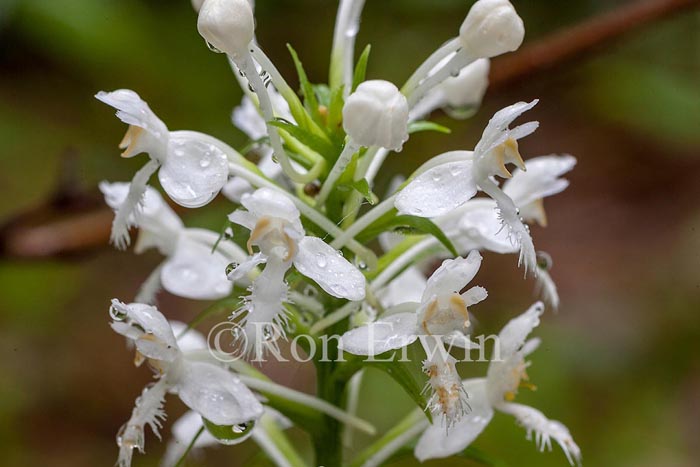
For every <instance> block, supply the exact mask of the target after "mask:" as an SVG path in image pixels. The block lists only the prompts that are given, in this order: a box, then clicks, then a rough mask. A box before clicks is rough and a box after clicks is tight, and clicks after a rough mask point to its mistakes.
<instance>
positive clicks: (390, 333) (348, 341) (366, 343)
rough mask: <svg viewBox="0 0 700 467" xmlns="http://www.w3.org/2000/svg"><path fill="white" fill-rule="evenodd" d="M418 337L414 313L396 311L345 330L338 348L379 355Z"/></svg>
mask: <svg viewBox="0 0 700 467" xmlns="http://www.w3.org/2000/svg"><path fill="white" fill-rule="evenodd" d="M417 339H418V335H417V327H416V314H415V313H410V312H408V313H406V312H404V313H396V314H393V315H390V316H387V317H386V318H382V319H379V320H377V321H375V322H373V323H369V324H366V325H364V326H360V327H359V328H355V329H353V330H351V331H348V332H346V333H345V334H343V336H342V337H341V339H340V342H338V348H340V349H342V350H344V351H346V352H349V353H351V354H354V355H379V354H381V353H384V352H387V351H389V350H396V349H400V348H402V347H405V346H407V345H409V344H411V343H413V342H415V341H416V340H417Z"/></svg>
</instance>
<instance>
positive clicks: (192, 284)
mask: <svg viewBox="0 0 700 467" xmlns="http://www.w3.org/2000/svg"><path fill="white" fill-rule="evenodd" d="M228 263H229V260H228V259H227V258H226V257H224V256H223V255H222V254H220V253H219V252H218V251H216V252H214V253H212V251H211V246H210V245H205V244H203V243H200V242H198V241H195V240H192V239H190V238H189V237H188V236H187V235H186V234H184V235H180V238H179V240H178V243H177V246H176V248H175V254H174V255H173V256H172V257H170V258H168V260H166V261H165V263H164V264H163V270H162V271H161V275H160V279H161V282H162V283H163V288H164V289H165V290H167V291H168V292H170V293H172V294H175V295H178V296H180V297H185V298H193V299H196V300H213V299H217V298H222V297H225V296H227V295H228V294H229V293H231V287H232V285H231V282H229V280H228V279H227V278H226V266H228Z"/></svg>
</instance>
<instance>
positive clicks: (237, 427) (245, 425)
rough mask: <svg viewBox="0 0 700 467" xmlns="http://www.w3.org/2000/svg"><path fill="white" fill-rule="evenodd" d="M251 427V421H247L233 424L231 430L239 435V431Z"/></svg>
mask: <svg viewBox="0 0 700 467" xmlns="http://www.w3.org/2000/svg"><path fill="white" fill-rule="evenodd" d="M252 427H253V422H252V421H251V422H247V423H239V424H238V425H233V432H234V433H236V434H237V435H240V434H241V433H245V432H246V431H248V430H249V429H251V428H252Z"/></svg>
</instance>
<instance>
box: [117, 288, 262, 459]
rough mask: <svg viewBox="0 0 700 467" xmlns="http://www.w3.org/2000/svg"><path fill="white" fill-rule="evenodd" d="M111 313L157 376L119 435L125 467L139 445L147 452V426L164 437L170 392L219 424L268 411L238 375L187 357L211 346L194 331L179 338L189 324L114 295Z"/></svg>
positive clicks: (138, 361)
mask: <svg viewBox="0 0 700 467" xmlns="http://www.w3.org/2000/svg"><path fill="white" fill-rule="evenodd" d="M110 316H111V317H112V320H113V321H112V323H111V326H112V329H114V331H115V332H117V333H118V334H121V335H123V336H125V337H126V338H127V339H129V340H130V341H131V342H133V344H134V346H135V348H136V357H135V359H134V363H135V364H136V366H140V365H141V364H142V363H143V362H147V363H148V365H149V366H150V367H151V369H152V370H153V371H154V373H155V377H156V378H157V382H156V383H155V384H153V385H151V386H147V387H146V388H145V389H144V390H143V392H142V393H141V396H140V397H139V398H137V399H136V406H135V407H134V410H133V412H132V414H131V418H130V419H129V420H128V421H127V422H126V423H125V424H124V426H122V428H121V429H120V431H119V434H118V435H117V444H118V446H119V460H118V465H119V466H120V467H128V466H130V465H131V458H132V453H133V450H134V449H138V450H139V452H144V441H145V440H144V437H145V433H144V427H145V425H149V426H150V427H151V429H152V430H153V432H154V433H155V434H156V436H158V437H159V438H160V434H159V432H158V430H159V428H161V422H162V420H163V419H164V418H165V412H164V410H163V403H164V399H165V395H166V394H167V393H168V392H170V393H174V394H177V395H178V396H179V397H180V399H181V400H182V402H184V404H185V405H187V406H188V407H189V408H191V409H192V410H194V411H195V412H197V413H199V414H200V415H201V416H202V417H204V418H206V419H207V420H209V421H211V422H212V423H214V424H216V425H222V426H231V427H234V426H238V425H241V424H248V423H252V422H255V420H257V419H258V418H260V416H261V415H262V414H263V407H262V405H261V404H260V402H258V399H257V398H256V396H255V395H254V394H253V393H252V392H251V391H250V390H249V389H248V388H247V387H246V386H245V385H244V384H243V383H242V382H241V381H240V380H239V379H238V377H237V376H236V375H235V374H233V373H231V372H230V371H227V370H225V369H223V368H221V367H220V366H218V365H216V364H213V363H208V362H202V361H198V360H190V359H189V358H188V352H191V351H198V350H199V351H201V350H204V349H206V340H205V339H204V336H202V335H200V334H198V333H197V332H196V331H193V330H190V331H188V332H187V334H185V335H184V336H183V337H182V338H181V339H179V340H178V339H176V338H175V332H178V333H181V332H182V331H184V330H185V329H186V325H184V324H182V323H176V322H173V323H168V321H167V320H166V319H165V317H164V316H163V315H162V314H161V313H160V311H158V309H156V308H155V307H153V306H150V305H144V304H140V303H132V304H128V305H127V304H124V303H121V302H119V301H118V300H112V306H111V307H110Z"/></svg>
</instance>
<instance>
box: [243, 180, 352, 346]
mask: <svg viewBox="0 0 700 467" xmlns="http://www.w3.org/2000/svg"><path fill="white" fill-rule="evenodd" d="M241 204H242V205H243V207H244V208H245V210H241V209H239V210H237V211H234V212H233V213H231V214H230V215H229V220H230V221H231V222H234V223H236V224H239V225H242V226H243V227H245V228H247V229H248V230H250V238H249V239H248V252H249V253H250V255H251V256H250V258H249V259H248V260H246V261H245V262H244V263H241V264H240V265H239V266H238V267H237V268H236V269H234V270H233V271H232V272H230V274H229V279H231V280H233V281H238V280H240V278H242V277H243V276H244V275H245V274H247V272H248V271H250V270H251V269H252V268H254V267H256V266H258V265H260V264H265V269H263V271H262V273H261V274H260V275H259V276H258V277H257V278H256V279H255V280H254V281H253V285H252V286H251V288H250V290H251V293H250V295H249V296H248V297H246V301H245V304H244V306H243V308H242V309H241V310H240V311H239V313H241V314H242V313H243V312H247V315H246V317H245V327H244V330H245V335H246V338H247V339H248V343H249V344H250V343H256V342H259V341H260V339H262V338H264V336H260V335H258V334H259V333H260V332H261V330H264V329H265V326H267V325H268V324H273V323H274V324H276V325H277V328H276V329H281V324H283V322H284V320H285V313H284V309H283V303H284V302H285V301H287V288H288V287H287V283H286V282H285V279H284V276H285V274H286V272H287V270H289V268H290V267H291V266H292V265H294V267H295V268H296V270H297V271H299V273H301V274H302V275H304V276H306V277H308V278H310V279H312V280H313V281H315V282H316V283H317V284H318V285H319V286H320V287H321V288H322V289H323V290H325V291H326V292H327V293H328V294H330V295H332V296H334V297H338V298H345V299H347V300H351V301H359V300H362V299H363V298H364V297H365V278H364V276H363V275H362V273H361V272H360V271H359V270H358V269H357V268H356V267H355V266H353V265H352V264H351V263H350V262H348V261H347V260H346V259H345V258H343V256H342V255H341V254H340V253H339V252H338V251H337V250H335V249H334V248H332V247H331V246H329V245H328V244H327V243H326V242H324V241H323V240H322V239H320V238H318V237H311V236H307V235H305V231H304V228H303V227H302V225H301V220H300V215H299V210H298V209H297V208H296V206H294V203H292V201H291V200H290V199H289V198H288V197H287V196H285V195H283V194H281V193H279V192H277V191H275V190H272V189H269V188H260V189H258V190H256V191H255V192H253V193H252V194H247V195H244V196H243V198H242V200H241ZM254 246H255V247H258V249H259V251H258V252H257V253H255V254H254V253H253V247H254Z"/></svg>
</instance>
